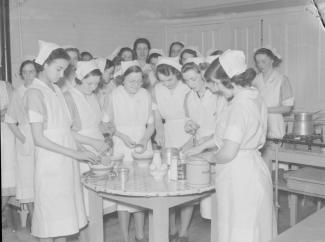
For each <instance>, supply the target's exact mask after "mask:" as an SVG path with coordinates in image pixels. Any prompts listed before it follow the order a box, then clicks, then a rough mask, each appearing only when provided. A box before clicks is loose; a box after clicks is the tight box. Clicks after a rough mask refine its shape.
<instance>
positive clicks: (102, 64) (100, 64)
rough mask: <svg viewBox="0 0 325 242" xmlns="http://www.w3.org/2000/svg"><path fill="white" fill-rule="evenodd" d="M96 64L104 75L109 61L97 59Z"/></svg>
mask: <svg viewBox="0 0 325 242" xmlns="http://www.w3.org/2000/svg"><path fill="white" fill-rule="evenodd" d="M94 62H95V63H96V65H97V66H98V69H99V70H100V72H101V73H104V71H105V66H106V62H107V59H105V58H96V59H94Z"/></svg>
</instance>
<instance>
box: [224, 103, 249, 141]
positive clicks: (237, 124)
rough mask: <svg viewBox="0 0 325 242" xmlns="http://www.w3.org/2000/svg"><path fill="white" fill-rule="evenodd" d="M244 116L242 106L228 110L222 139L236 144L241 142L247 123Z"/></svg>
mask: <svg viewBox="0 0 325 242" xmlns="http://www.w3.org/2000/svg"><path fill="white" fill-rule="evenodd" d="M246 115H247V114H246V113H245V109H244V108H243V107H242V105H236V106H234V107H232V108H231V110H229V113H228V116H227V120H226V128H225V131H224V135H223V139H227V140H231V141H233V142H235V143H237V144H241V143H242V142H243V140H244V136H245V131H246V123H247V118H246Z"/></svg>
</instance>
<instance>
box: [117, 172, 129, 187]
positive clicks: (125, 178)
mask: <svg viewBox="0 0 325 242" xmlns="http://www.w3.org/2000/svg"><path fill="white" fill-rule="evenodd" d="M117 172H118V177H119V178H120V181H121V187H122V190H125V185H126V182H127V181H128V179H129V168H126V167H120V168H118V170H117Z"/></svg>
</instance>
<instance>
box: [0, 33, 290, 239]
mask: <svg viewBox="0 0 325 242" xmlns="http://www.w3.org/2000/svg"><path fill="white" fill-rule="evenodd" d="M216 53H217V54H218V55H216ZM216 53H214V54H212V55H211V56H209V57H207V58H203V57H202V56H200V53H199V52H198V51H197V50H195V49H194V48H190V47H185V46H184V44H183V43H181V42H174V43H172V44H171V46H170V50H169V57H165V56H163V54H162V51H160V50H156V49H151V46H150V42H149V41H148V40H147V39H145V38H140V39H137V40H136V41H135V43H134V47H133V49H131V48H128V47H124V48H120V49H119V50H118V51H117V54H116V56H115V57H114V58H113V59H112V60H108V59H105V58H96V59H92V56H91V55H84V57H85V58H86V57H87V58H88V57H89V58H88V59H87V60H86V59H84V60H83V61H79V50H78V49H77V48H74V47H69V48H66V49H65V50H64V49H63V48H61V47H60V46H58V45H56V44H53V43H48V42H43V41H40V50H39V53H38V56H37V58H36V59H35V61H25V62H23V63H22V65H21V68H20V74H21V77H22V79H23V81H24V84H23V85H22V86H20V87H19V88H17V89H16V90H14V92H13V93H12V92H11V89H10V86H9V85H6V83H4V82H0V84H1V85H0V87H1V89H0V90H1V103H0V104H1V140H2V142H1V151H2V152H1V166H2V174H4V175H5V176H3V175H2V177H3V179H4V180H3V181H2V191H3V193H2V198H3V201H4V202H6V200H5V199H7V198H8V196H11V195H14V192H16V197H17V199H19V200H20V201H21V202H22V203H28V204H29V210H30V213H31V214H33V220H32V234H33V235H34V236H36V237H39V238H40V239H41V241H66V237H67V236H69V235H71V234H75V233H79V232H80V240H83V241H88V238H87V226H86V225H87V215H88V214H89V212H88V211H89V208H88V207H89V203H88V195H87V189H85V188H84V189H83V188H82V186H81V183H80V174H81V173H83V172H85V171H88V170H89V167H88V165H87V163H86V162H90V163H96V162H98V155H100V154H101V153H102V152H106V151H108V150H109V149H110V148H111V147H109V145H108V144H107V143H106V142H105V141H104V135H103V134H104V133H109V134H110V135H111V136H112V137H113V144H114V146H113V153H114V154H118V153H123V154H124V162H125V164H132V156H131V152H132V151H133V149H134V148H135V147H136V146H137V145H141V147H142V149H141V151H139V152H145V151H147V150H152V149H153V144H152V141H153V142H154V143H156V146H161V147H174V148H178V149H180V150H182V151H183V152H184V153H185V154H186V155H188V156H190V155H196V154H198V153H201V152H202V151H203V150H205V149H206V148H211V147H217V148H218V152H217V154H216V155H215V156H213V157H206V158H207V160H209V161H210V162H211V163H216V164H215V167H216V193H217V204H211V199H210V198H206V199H204V200H202V201H201V214H202V216H203V217H204V218H208V219H209V218H210V216H211V214H210V210H211V206H216V207H217V211H218V222H217V228H211V229H216V230H218V241H219V242H236V241H247V242H248V241H249V242H254V241H256V242H263V241H265V242H266V241H269V240H270V239H271V238H272V236H273V234H274V233H273V232H274V231H275V227H274V226H275V225H274V217H273V215H274V214H273V205H272V180H271V175H270V172H269V170H268V168H267V165H266V163H265V162H263V159H262V158H261V155H260V153H259V151H258V150H259V149H261V148H262V147H263V145H264V143H265V138H266V133H267V125H268V126H269V133H270V135H273V134H274V132H277V131H273V130H280V131H281V132H282V129H283V128H282V125H283V124H282V123H281V122H283V120H282V121H281V117H282V116H281V114H282V113H285V112H288V111H290V108H291V107H292V105H293V96H292V92H291V89H290V85H289V82H288V80H287V78H285V77H284V76H283V75H281V74H280V73H279V72H277V71H276V70H275V69H274V68H275V67H276V65H277V63H278V62H279V61H280V59H279V58H278V57H277V56H276V55H275V54H274V53H273V52H272V51H271V50H270V49H267V48H261V49H259V50H257V51H256V52H255V54H254V58H255V61H256V65H257V68H258V69H259V70H260V74H258V75H256V72H255V71H254V70H253V69H252V68H247V66H246V61H245V56H244V54H243V52H242V51H237V50H227V51H225V52H224V53H220V51H218V52H216ZM253 85H255V86H256V87H257V89H256V88H254V87H253ZM270 86H271V87H270ZM274 90H275V91H274ZM274 92H275V93H274ZM265 103H266V104H267V105H268V106H266V105H265ZM267 113H269V115H267ZM267 120H268V121H269V123H268V121H267ZM274 120H276V121H274ZM10 130H11V132H10ZM5 134H6V135H5ZM9 134H10V135H9ZM276 135H282V133H279V132H278V133H276ZM15 138H16V139H15ZM15 140H16V142H15ZM3 141H5V142H3ZM14 142H15V144H16V145H11V146H10V144H14ZM193 144H195V147H194V146H193ZM9 147H10V149H12V147H15V148H16V151H12V150H9ZM15 176H16V179H15ZM15 187H16V191H14V188H15ZM4 188H5V189H4ZM33 204H34V205H33ZM112 206H113V207H115V208H116V209H117V211H118V217H119V222H120V226H121V231H122V237H123V240H124V241H126V242H128V241H129V239H130V238H129V221H130V214H131V213H132V214H134V218H135V230H136V234H135V240H136V241H147V240H146V238H145V237H144V232H143V227H144V217H145V216H144V211H143V209H142V208H140V207H131V206H128V205H125V204H115V203H113V202H110V201H106V200H104V209H105V208H107V207H112ZM193 207H194V205H193V204H187V205H184V206H182V207H181V208H180V229H179V231H178V230H177V226H176V220H175V214H176V213H175V210H171V211H170V241H180V242H186V241H189V238H188V229H189V226H190V222H191V217H192V212H193Z"/></svg>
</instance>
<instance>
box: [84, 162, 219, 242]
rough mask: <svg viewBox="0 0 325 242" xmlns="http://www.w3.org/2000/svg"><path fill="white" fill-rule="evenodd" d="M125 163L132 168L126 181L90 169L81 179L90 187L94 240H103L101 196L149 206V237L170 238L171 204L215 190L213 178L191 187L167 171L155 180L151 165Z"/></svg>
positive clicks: (153, 241) (162, 241)
mask: <svg viewBox="0 0 325 242" xmlns="http://www.w3.org/2000/svg"><path fill="white" fill-rule="evenodd" d="M126 167H128V168H129V175H128V180H127V182H126V183H125V184H124V185H122V184H121V179H120V178H119V177H114V176H110V175H104V176H94V175H93V174H92V173H91V172H87V173H84V174H83V176H82V179H81V180H82V183H83V184H84V186H86V187H87V188H88V189H89V206H90V208H89V231H90V241H92V242H104V238H103V237H104V232H103V204H102V198H107V199H109V200H113V201H116V202H119V203H124V204H128V205H135V206H140V207H143V208H145V209H149V241H150V242H167V241H168V231H169V220H168V218H169V208H171V207H175V206H178V205H181V204H184V203H188V202H192V201H195V200H200V199H201V198H203V197H207V196H209V195H211V194H213V193H214V184H213V181H212V179H211V184H209V185H208V186H205V187H191V186H188V185H187V183H186V181H170V180H168V177H167V174H166V176H165V177H164V179H162V180H155V179H154V178H153V176H151V175H150V172H149V168H148V167H138V166H136V165H133V166H126ZM213 197H214V196H213ZM214 199H215V198H214ZM214 199H213V200H214ZM212 207H214V206H212ZM212 213H213V214H212V221H211V226H214V223H215V212H214V209H213V210H212ZM213 238H215V231H214V230H213V229H211V241H215V240H214V239H213ZM108 241H109V240H108Z"/></svg>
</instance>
